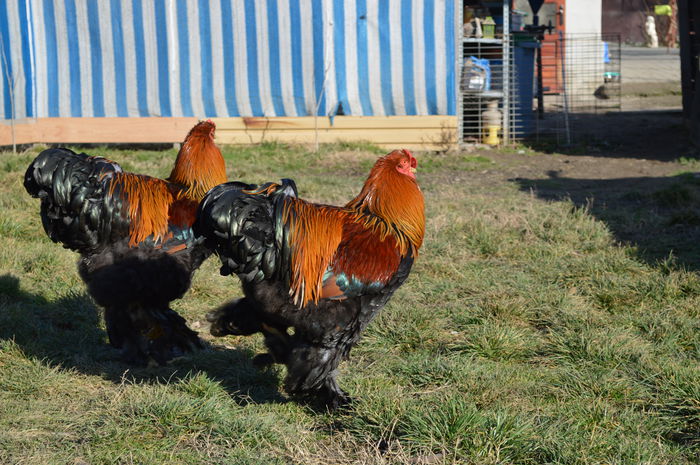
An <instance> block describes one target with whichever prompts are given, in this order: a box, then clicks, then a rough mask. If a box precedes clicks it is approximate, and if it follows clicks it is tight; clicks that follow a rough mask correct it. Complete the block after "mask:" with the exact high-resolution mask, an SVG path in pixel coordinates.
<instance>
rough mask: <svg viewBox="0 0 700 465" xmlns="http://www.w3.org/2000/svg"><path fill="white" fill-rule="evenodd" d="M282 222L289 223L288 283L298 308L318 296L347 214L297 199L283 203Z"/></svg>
mask: <svg viewBox="0 0 700 465" xmlns="http://www.w3.org/2000/svg"><path fill="white" fill-rule="evenodd" d="M282 221H283V222H284V223H285V224H286V225H288V226H289V231H290V239H289V246H290V247H291V250H292V257H291V261H292V263H291V268H292V269H291V271H292V274H291V282H290V289H289V294H290V295H291V296H292V299H293V300H294V303H295V304H296V305H299V306H300V307H301V306H303V305H306V303H307V302H308V301H310V300H312V301H314V302H318V299H319V298H320V297H321V290H322V281H323V274H324V273H325V272H326V269H327V268H328V265H329V264H330V261H331V259H332V258H333V255H334V253H335V250H336V249H337V248H338V244H340V241H341V239H342V236H343V224H344V222H345V221H347V213H346V212H344V211H342V210H340V209H338V208H337V207H330V206H325V205H324V206H319V205H314V204H312V203H308V202H305V201H303V200H300V199H297V198H290V199H288V200H287V201H286V203H285V205H284V210H283V213H282Z"/></svg>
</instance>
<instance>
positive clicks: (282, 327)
mask: <svg viewBox="0 0 700 465" xmlns="http://www.w3.org/2000/svg"><path fill="white" fill-rule="evenodd" d="M416 165H417V163H416V159H415V158H414V157H413V155H412V154H411V153H410V152H408V151H407V150H396V151H393V152H391V153H390V154H388V155H386V156H384V157H382V158H380V159H379V160H378V161H377V162H376V164H375V165H374V167H373V168H372V170H371V172H370V174H369V177H368V179H367V181H366V182H365V184H364V186H363V187H362V190H361V192H360V194H359V195H358V196H357V197H355V198H354V199H353V200H351V201H350V202H349V203H348V204H347V205H345V206H344V207H336V206H329V205H317V204H313V203H310V202H306V201H304V200H301V199H299V198H297V197H296V189H295V188H294V185H293V183H292V182H290V181H288V180H285V181H283V183H282V184H281V185H278V184H266V185H263V186H252V185H248V186H247V185H244V184H241V183H226V184H222V185H220V186H217V187H216V188H214V189H212V190H211V191H210V192H209V194H207V196H206V197H205V198H204V200H203V201H202V204H201V205H200V210H199V213H198V215H197V221H196V223H195V225H194V231H195V235H196V236H199V235H202V236H204V238H205V241H206V243H207V244H208V246H209V247H210V248H212V249H214V250H215V251H216V253H217V254H218V255H219V257H220V259H221V262H222V264H223V266H222V268H221V274H223V275H228V274H232V273H233V274H236V275H238V277H239V278H240V279H241V281H242V285H243V293H244V297H243V298H242V299H238V300H236V301H234V302H231V303H229V304H227V305H224V306H223V307H221V308H219V309H217V310H214V311H213V312H211V313H209V314H208V315H207V319H208V320H209V321H210V323H211V327H210V332H211V334H212V335H214V336H224V335H227V334H233V335H249V334H253V333H256V332H261V333H262V334H263V336H264V339H265V344H266V346H267V349H268V353H266V354H259V355H257V356H256V357H255V358H254V360H253V362H254V363H256V364H257V365H267V364H271V363H283V364H285V365H286V366H287V377H286V379H285V387H286V390H287V392H289V393H290V394H292V395H295V396H300V397H305V398H312V399H317V400H320V401H321V402H322V403H323V404H325V405H326V406H328V407H329V408H336V407H339V406H342V405H345V404H347V403H348V402H349V400H350V399H349V397H348V395H347V394H346V393H345V392H344V391H343V390H342V389H341V388H340V387H339V385H338V382H337V380H336V376H337V368H338V365H339V364H340V362H341V360H342V359H344V358H346V357H347V356H348V355H349V352H350V349H351V348H352V347H353V346H354V345H355V344H356V343H357V341H358V340H359V338H360V335H361V333H362V331H363V330H364V329H365V327H366V326H367V325H368V324H369V323H370V321H371V320H372V319H373V318H374V317H375V316H376V315H377V313H378V312H379V310H380V309H381V308H382V307H384V305H385V304H386V303H387V301H388V300H389V298H390V297H391V296H392V294H393V293H394V292H395V291H396V289H398V287H399V286H401V284H403V282H404V281H405V280H406V278H407V277H408V274H409V272H410V270H411V266H412V265H413V261H414V259H415V258H416V256H417V254H418V250H419V249H420V247H421V244H422V242H423V234H424V230H425V214H424V205H423V195H422V193H421V191H420V188H419V187H418V184H417V182H416V179H415V174H414V173H415V169H416ZM290 327H292V328H293V329H294V332H293V334H291V335H290V334H289V333H288V329H289V328H290Z"/></svg>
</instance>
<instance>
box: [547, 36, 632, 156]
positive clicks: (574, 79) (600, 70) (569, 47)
mask: <svg viewBox="0 0 700 465" xmlns="http://www.w3.org/2000/svg"><path fill="white" fill-rule="evenodd" d="M541 50H542V51H543V53H555V54H556V56H557V57H560V58H558V59H556V60H551V63H554V65H553V66H554V68H555V69H553V70H551V71H552V72H550V73H549V75H550V76H551V78H550V81H549V84H550V85H547V86H544V87H543V94H544V95H543V97H544V98H543V108H542V109H541V111H539V110H540V109H539V108H538V109H537V110H538V111H537V112H536V115H537V117H536V118H535V128H534V129H535V131H534V135H535V137H536V138H542V137H548V136H554V141H555V142H556V143H559V144H570V143H573V142H574V141H575V139H577V138H578V137H581V136H585V128H586V127H588V126H590V124H589V122H590V121H591V119H592V117H593V116H595V115H599V114H604V113H607V112H610V111H620V110H621V109H622V74H621V44H620V36H619V34H605V35H600V34H560V35H559V36H558V37H557V38H555V39H553V40H548V41H546V42H545V43H543V44H542V49H541ZM548 51H549V52H548ZM552 84H554V85H552Z"/></svg>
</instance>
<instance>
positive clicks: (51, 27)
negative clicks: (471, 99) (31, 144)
mask: <svg viewBox="0 0 700 465" xmlns="http://www.w3.org/2000/svg"><path fill="white" fill-rule="evenodd" d="M0 40H1V42H0V52H1V53H0V58H2V60H0V67H1V70H2V73H1V74H2V76H1V77H0V82H1V83H2V92H0V115H1V116H2V117H3V118H4V119H10V118H12V116H13V106H14V116H15V119H22V118H35V117H57V116H60V117H68V116H70V117H81V116H98V117H99V116H124V117H126V116H128V117H132V116H195V117H226V116H307V115H313V114H315V113H316V109H318V110H317V114H319V115H334V114H346V115H365V116H370V115H446V114H455V104H456V93H455V66H454V63H455V2H454V0H4V1H0ZM13 84H14V85H13ZM11 97H13V98H14V105H12V102H11Z"/></svg>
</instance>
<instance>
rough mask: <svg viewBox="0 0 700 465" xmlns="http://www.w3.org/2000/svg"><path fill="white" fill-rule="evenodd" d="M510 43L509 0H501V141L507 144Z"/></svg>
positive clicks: (508, 138) (508, 128)
mask: <svg viewBox="0 0 700 465" xmlns="http://www.w3.org/2000/svg"><path fill="white" fill-rule="evenodd" d="M512 55H513V54H512V51H511V44H510V0H503V112H502V113H503V143H504V144H509V143H511V142H512V141H511V140H510V137H511V136H510V121H511V114H510V113H511V108H510V106H511V102H510V100H511V99H510V79H511V70H510V67H511V59H512V58H513V57H512Z"/></svg>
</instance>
